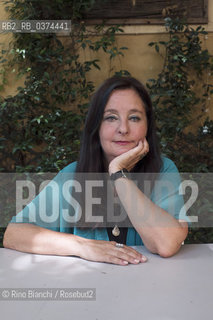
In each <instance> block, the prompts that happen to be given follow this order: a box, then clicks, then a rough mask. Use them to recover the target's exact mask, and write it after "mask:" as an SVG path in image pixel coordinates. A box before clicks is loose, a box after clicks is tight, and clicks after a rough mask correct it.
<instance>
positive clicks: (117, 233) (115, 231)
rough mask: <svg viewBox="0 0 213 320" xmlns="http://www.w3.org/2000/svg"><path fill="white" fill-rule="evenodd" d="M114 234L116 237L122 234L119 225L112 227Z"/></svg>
mask: <svg viewBox="0 0 213 320" xmlns="http://www.w3.org/2000/svg"><path fill="white" fill-rule="evenodd" d="M112 234H113V236H115V237H118V236H119V234H120V229H119V228H118V226H114V228H113V229H112Z"/></svg>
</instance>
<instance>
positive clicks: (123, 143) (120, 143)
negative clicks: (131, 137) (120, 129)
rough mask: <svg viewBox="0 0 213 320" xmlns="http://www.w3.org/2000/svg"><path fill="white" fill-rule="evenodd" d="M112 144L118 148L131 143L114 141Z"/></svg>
mask: <svg viewBox="0 0 213 320" xmlns="http://www.w3.org/2000/svg"><path fill="white" fill-rule="evenodd" d="M114 143H115V144H117V145H119V146H127V145H129V144H130V143H132V141H114Z"/></svg>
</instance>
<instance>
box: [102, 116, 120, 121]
mask: <svg viewBox="0 0 213 320" xmlns="http://www.w3.org/2000/svg"><path fill="white" fill-rule="evenodd" d="M117 119H118V118H117V117H116V116H113V115H111V116H106V117H104V121H109V122H113V121H115V120H117Z"/></svg>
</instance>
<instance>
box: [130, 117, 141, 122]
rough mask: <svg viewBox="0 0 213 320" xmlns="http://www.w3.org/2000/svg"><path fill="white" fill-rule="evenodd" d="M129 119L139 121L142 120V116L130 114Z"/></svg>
mask: <svg viewBox="0 0 213 320" xmlns="http://www.w3.org/2000/svg"><path fill="white" fill-rule="evenodd" d="M129 120H131V121H133V122H138V121H140V120H141V118H140V117H138V116H130V117H129Z"/></svg>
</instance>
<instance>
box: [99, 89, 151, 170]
mask: <svg viewBox="0 0 213 320" xmlns="http://www.w3.org/2000/svg"><path fill="white" fill-rule="evenodd" d="M146 133H147V118H146V112H145V107H144V104H143V101H142V100H141V98H140V96H139V95H138V93H137V92H136V91H135V90H133V89H121V90H115V91H114V92H113V93H112V94H111V96H110V98H109V100H108V102H107V104H106V107H105V110H104V114H103V120H102V123H101V126H100V131H99V136H100V142H101V146H102V149H103V151H104V155H105V157H106V160H107V162H108V164H109V163H110V162H111V161H112V160H113V159H114V158H115V157H117V156H119V155H121V154H122V153H124V152H127V151H129V150H130V149H132V148H134V147H136V146H137V144H138V142H139V141H140V140H142V141H143V140H144V138H145V137H146Z"/></svg>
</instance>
